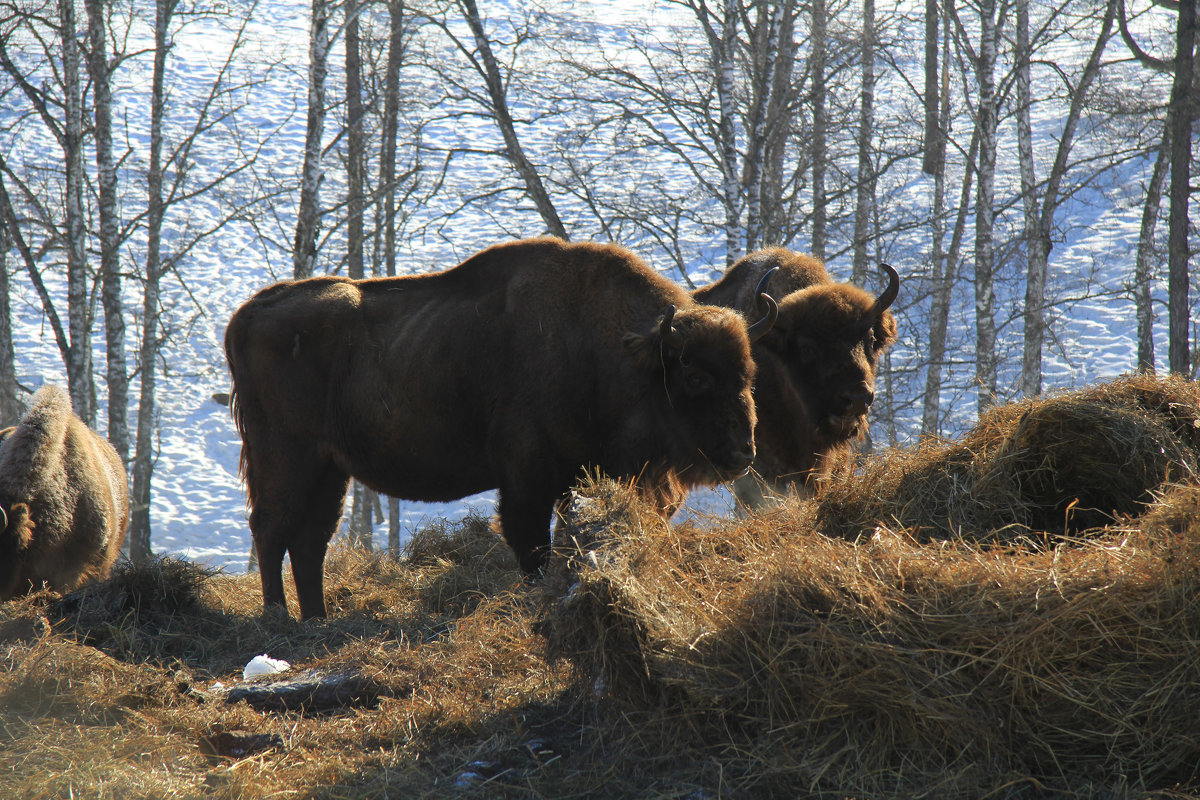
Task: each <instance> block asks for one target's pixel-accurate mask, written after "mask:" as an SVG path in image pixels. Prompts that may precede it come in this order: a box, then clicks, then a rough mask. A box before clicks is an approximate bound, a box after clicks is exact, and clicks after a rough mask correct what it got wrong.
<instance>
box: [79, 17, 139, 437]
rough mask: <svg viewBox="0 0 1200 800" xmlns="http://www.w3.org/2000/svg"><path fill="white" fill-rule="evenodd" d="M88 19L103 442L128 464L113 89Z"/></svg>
mask: <svg viewBox="0 0 1200 800" xmlns="http://www.w3.org/2000/svg"><path fill="white" fill-rule="evenodd" d="M84 7H85V8H86V9H87V18H88V42H89V44H90V49H89V51H88V54H87V56H88V57H87V64H88V73H89V74H90V75H91V80H92V107H93V110H94V114H95V122H96V124H95V128H94V138H95V147H96V178H97V180H96V182H97V184H98V188H99V200H100V202H99V206H98V212H99V217H100V228H99V234H100V236H99V239H100V286H101V290H100V296H101V305H102V307H103V309H104V334H105V337H104V343H105V362H106V366H107V368H106V371H105V377H106V379H107V383H108V440H109V442H110V443H111V444H112V446H113V447H114V448H115V449H116V451H117V453H118V454H119V455H120V456H121V459H122V460H123V461H128V460H129V369H128V366H127V361H126V357H125V309H124V307H123V304H122V302H121V251H120V246H121V234H120V219H119V211H118V207H117V167H116V162H115V160H114V157H113V122H112V89H111V87H110V86H109V76H110V75H111V74H112V67H111V66H110V65H109V60H108V41H107V38H108V37H107V26H106V24H105V22H106V14H105V11H106V9H105V7H104V4H103V3H102V2H101V0H84Z"/></svg>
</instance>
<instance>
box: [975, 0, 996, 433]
mask: <svg viewBox="0 0 1200 800" xmlns="http://www.w3.org/2000/svg"><path fill="white" fill-rule="evenodd" d="M979 19H980V34H979V39H980V41H979V51H978V54H977V56H976V58H975V75H976V81H977V86H978V92H979V95H978V98H979V99H978V106H977V108H976V114H977V116H978V126H979V167H978V170H979V174H978V180H977V182H976V193H975V384H976V390H977V391H978V401H977V405H978V409H979V413H980V414H982V413H983V412H984V411H987V410H988V409H989V408H991V407H992V406H993V405H995V404H996V365H997V358H996V320H995V317H994V314H995V311H994V309H995V304H996V295H995V288H994V282H995V269H996V261H995V242H994V240H993V233H994V227H995V220H996V128H997V109H996V78H995V71H996V56H997V53H996V41H997V38H998V34H997V30H996V27H997V25H996V2H995V0H981V2H980V4H979Z"/></svg>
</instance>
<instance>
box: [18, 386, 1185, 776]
mask: <svg viewBox="0 0 1200 800" xmlns="http://www.w3.org/2000/svg"><path fill="white" fill-rule="evenodd" d="M1196 396H1197V395H1196V388H1195V385H1194V384H1189V383H1186V382H1181V381H1177V380H1174V379H1168V378H1162V379H1158V378H1147V377H1138V378H1127V379H1122V380H1120V381H1115V382H1113V383H1111V384H1107V385H1102V386H1097V387H1092V388H1090V389H1085V390H1081V391H1078V392H1069V393H1063V394H1060V395H1052V396H1049V397H1046V398H1042V399H1040V400H1037V401H1032V402H1026V403H1021V404H1017V405H1015V406H1011V407H1004V408H1000V409H997V410H996V411H995V412H993V413H992V414H990V415H988V416H987V417H985V418H984V420H983V421H982V422H981V424H980V426H979V427H977V428H976V429H975V430H973V431H971V432H969V433H968V434H966V435H965V436H964V437H962V438H961V439H960V440H957V441H952V442H943V443H937V444H932V443H931V444H926V445H924V446H921V447H917V448H912V449H911V450H903V449H899V450H891V451H886V452H883V453H880V454H878V455H877V456H874V457H873V458H872V459H870V460H869V461H868V462H867V463H866V464H864V467H863V469H862V471H861V473H860V475H859V476H858V477H857V478H855V479H854V480H852V481H847V482H846V483H845V484H843V485H840V486H838V487H833V488H831V489H830V490H829V491H828V492H827V493H826V494H825V495H823V496H821V497H818V498H816V499H814V500H810V501H805V502H798V501H789V502H787V503H784V504H783V505H781V506H780V507H778V508H776V509H774V510H772V511H771V512H769V513H766V514H762V515H759V516H754V517H749V518H745V519H740V520H735V521H728V520H710V521H705V523H704V524H685V525H682V526H669V525H667V524H665V523H663V522H662V520H661V519H659V518H658V517H657V515H655V514H654V513H652V512H651V511H650V510H648V509H646V508H644V507H643V506H641V505H640V504H639V501H638V499H637V497H636V495H635V494H634V493H633V492H631V491H630V489H629V487H628V486H622V485H618V484H616V483H613V482H611V481H607V480H604V479H596V480H592V481H589V482H587V484H586V485H584V486H582V487H581V488H580V490H579V495H578V497H577V499H576V502H575V503H574V504H573V505H572V506H571V508H569V509H566V510H565V516H564V520H563V521H562V523H561V524H560V525H559V527H558V531H557V534H556V542H557V551H556V554H555V556H554V558H553V559H552V561H551V565H550V568H549V570H548V574H547V575H546V577H545V578H544V579H543V580H542V581H541V582H540V583H539V584H537V585H534V586H531V585H529V584H528V583H526V582H525V581H523V580H522V578H521V575H520V573H519V571H518V570H517V569H516V565H515V562H514V561H513V559H512V556H511V553H510V551H509V550H508V548H507V547H506V546H505V545H504V544H503V542H502V540H501V539H500V538H499V537H498V536H497V535H496V533H495V532H494V530H493V526H492V525H491V523H490V522H489V521H487V520H483V519H479V518H470V519H468V520H466V521H464V522H463V523H461V524H455V525H449V524H440V525H433V526H431V527H430V528H428V529H427V530H425V531H423V532H421V533H420V534H419V535H418V536H416V537H414V539H413V541H412V542H411V544H410V545H409V547H408V548H407V549H406V551H405V552H404V553H402V554H401V557H400V559H399V560H396V559H392V558H390V557H388V556H386V555H385V554H381V553H368V552H364V551H361V550H358V549H353V548H349V547H345V546H337V547H335V548H334V550H333V551H332V553H331V556H330V559H329V561H328V569H327V575H326V600H327V603H328V605H329V608H330V617H329V618H328V619H327V620H324V621H313V622H308V623H301V622H298V621H296V620H295V619H293V618H290V617H284V616H282V615H279V614H268V615H265V616H264V615H262V614H261V595H260V593H259V590H258V576H257V575H255V574H248V575H238V576H229V575H221V574H212V573H209V572H206V571H204V570H202V569H200V568H198V567H196V566H195V565H192V564H189V563H187V562H182V561H174V560H170V559H165V560H161V561H157V562H154V563H152V564H147V565H139V566H125V567H122V568H121V569H119V570H117V572H116V573H115V574H114V576H113V577H112V579H110V580H109V581H106V582H103V583H100V584H95V585H93V586H90V587H87V588H86V589H84V590H82V591H81V592H78V593H73V594H71V595H68V596H66V597H59V596H57V595H55V594H52V593H42V594H39V595H34V596H31V597H28V598H24V599H21V600H18V601H14V602H11V603H8V604H5V605H4V606H2V607H0V732H2V735H3V736H4V737H5V739H6V742H5V743H6V746H5V747H4V748H0V796H11V797H35V796H37V797H43V796H44V797H68V796H72V795H73V796H76V797H81V796H86V797H102V798H108V797H111V798H117V797H121V798H126V797H163V796H173V797H184V798H188V797H196V798H199V797H226V798H234V797H237V798H266V797H294V798H312V797H316V798H350V797H352V798H384V797H401V796H402V797H487V798H495V797H499V798H585V797H596V796H598V795H603V796H609V797H627V798H644V797H658V798H683V797H694V798H701V797H703V798H719V797H731V798H732V797H739V798H740V797H756V798H757V797H781V798H806V797H811V798H817V797H822V798H827V797H835V798H845V797H854V798H876V799H880V798H915V797H933V798H1042V797H1065V798H1095V797H1106V798H1107V797H1111V798H1135V797H1148V796H1154V797H1196V796H1200V773H1198V769H1200V724H1197V722H1196V713H1197V709H1200V600H1198V599H1197V597H1198V595H1200V482H1198V481H1197V480H1196V479H1195V473H1194V470H1195V467H1196V459H1197V442H1198V441H1200V433H1198V429H1197V427H1196V420H1197V418H1198V417H1200V413H1198V412H1197V408H1198V406H1197V401H1196ZM1085 423H1087V424H1085ZM1088 464H1092V465H1093V466H1094V465H1099V464H1108V465H1109V467H1110V468H1109V469H1108V470H1106V471H1104V472H1102V474H1097V473H1095V472H1094V471H1091V470H1089V469H1088V467H1087V465H1088ZM1076 499H1078V500H1079V502H1075V500H1076ZM1089 515H1091V516H1089ZM828 534H835V535H828ZM259 653H268V654H270V655H271V656H272V657H275V658H282V659H285V660H287V661H289V662H291V663H292V664H293V666H294V667H295V668H296V670H298V671H304V672H314V673H318V674H320V673H331V674H332V673H337V674H342V673H345V672H352V673H355V674H360V675H362V676H363V678H364V679H365V680H366V681H369V684H370V686H371V687H372V695H371V698H370V702H368V703H362V704H355V703H348V704H347V705H346V706H345V707H343V708H322V709H321V710H320V711H319V713H318V712H310V711H306V710H303V709H300V710H286V709H285V710H261V709H258V708H254V707H251V706H250V705H248V704H247V703H246V702H238V703H233V704H230V703H227V702H225V701H224V699H223V697H224V693H223V689H222V688H221V687H222V685H224V686H225V687H228V686H230V685H233V684H236V683H238V682H239V681H240V679H241V670H242V667H243V666H244V665H245V663H246V661H248V660H249V659H250V658H252V657H253V656H255V655H258V654H259Z"/></svg>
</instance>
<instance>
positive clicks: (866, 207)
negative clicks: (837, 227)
mask: <svg viewBox="0 0 1200 800" xmlns="http://www.w3.org/2000/svg"><path fill="white" fill-rule="evenodd" d="M862 12H863V13H862V49H861V56H860V57H861V59H862V62H861V66H862V83H861V86H862V94H861V96H860V100H859V103H860V105H859V118H858V180H857V186H856V189H855V202H854V261H853V271H852V280H853V281H854V282H855V283H857V284H861V283H862V282H863V280H864V279H865V278H866V275H867V239H868V236H869V233H868V231H869V228H870V223H871V216H872V211H873V207H874V199H875V175H874V164H872V159H871V156H872V150H873V145H872V138H873V137H874V135H875V48H876V47H877V42H876V35H875V0H863V5H862Z"/></svg>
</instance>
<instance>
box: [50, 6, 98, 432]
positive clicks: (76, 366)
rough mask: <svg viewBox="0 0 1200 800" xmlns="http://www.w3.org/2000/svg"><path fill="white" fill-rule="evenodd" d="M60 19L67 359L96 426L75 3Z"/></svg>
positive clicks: (79, 400)
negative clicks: (64, 178) (68, 343)
mask: <svg viewBox="0 0 1200 800" xmlns="http://www.w3.org/2000/svg"><path fill="white" fill-rule="evenodd" d="M58 16H59V25H60V26H61V27H60V31H59V35H60V41H61V43H62V76H63V97H64V105H65V107H64V109H63V111H64V113H65V114H66V119H65V120H64V123H63V140H62V144H63V156H64V160H65V163H66V179H67V182H66V184H67V185H66V198H65V200H66V241H65V242H64V246H65V247H66V251H67V327H68V330H69V331H70V351H69V353H68V356H67V365H66V366H67V388H68V390H69V392H70V395H71V405H72V406H73V407H74V409H75V413H76V414H78V415H79V416H80V418H81V419H83V421H84V422H86V423H87V424H88V425H89V426H92V427H95V423H96V414H95V411H96V409H95V405H94V398H95V391H94V388H93V386H92V343H91V327H92V325H91V310H90V304H89V297H88V295H89V292H88V280H87V261H86V252H87V251H86V246H87V245H86V237H87V232H86V226H85V225H84V219H83V214H84V203H83V191H84V186H85V183H86V180H87V179H86V176H85V175H84V171H83V86H82V84H81V82H80V75H79V58H80V57H79V40H78V38H77V36H76V32H77V29H76V23H75V4H74V2H73V0H59V2H58Z"/></svg>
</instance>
